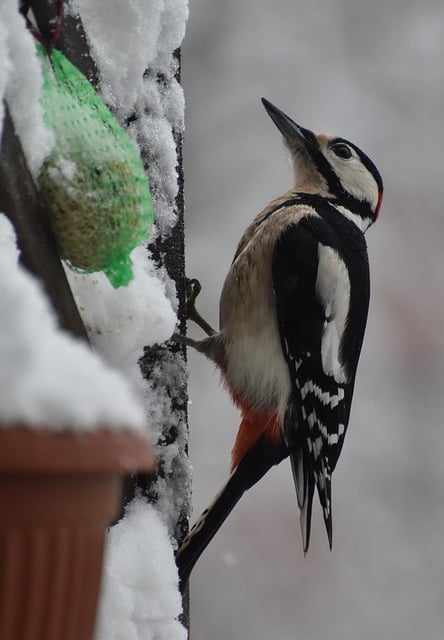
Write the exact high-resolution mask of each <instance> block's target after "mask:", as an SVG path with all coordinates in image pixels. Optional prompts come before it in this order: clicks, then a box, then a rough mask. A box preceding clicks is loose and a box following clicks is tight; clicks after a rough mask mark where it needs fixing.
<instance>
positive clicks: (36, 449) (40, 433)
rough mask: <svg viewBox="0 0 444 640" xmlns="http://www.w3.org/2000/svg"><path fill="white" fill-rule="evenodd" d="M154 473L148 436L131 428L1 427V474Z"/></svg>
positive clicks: (153, 461) (151, 449)
mask: <svg viewBox="0 0 444 640" xmlns="http://www.w3.org/2000/svg"><path fill="white" fill-rule="evenodd" d="M136 471H142V472H154V471H155V459H154V454H153V448H152V446H151V443H150V441H149V439H148V437H147V436H145V435H143V434H141V433H138V432H136V431H134V430H132V429H125V428H122V429H115V428H107V427H106V426H104V427H99V428H97V429H94V430H91V431H72V430H71V431H69V430H67V429H66V430H61V429H59V430H55V429H51V428H50V427H45V426H42V427H39V428H36V427H28V426H26V425H9V426H4V427H0V473H9V472H14V473H17V472H20V473H39V472H40V473H67V474H68V473H77V472H90V473H103V472H110V473H111V472H112V473H120V474H122V475H123V474H128V473H132V472H136Z"/></svg>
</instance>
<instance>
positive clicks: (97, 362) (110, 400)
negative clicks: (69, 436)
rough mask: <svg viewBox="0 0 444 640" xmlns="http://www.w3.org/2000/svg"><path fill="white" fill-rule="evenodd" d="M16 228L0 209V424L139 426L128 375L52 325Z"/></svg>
mask: <svg viewBox="0 0 444 640" xmlns="http://www.w3.org/2000/svg"><path fill="white" fill-rule="evenodd" d="M17 260H18V250H17V246H16V241H15V233H14V229H13V227H12V225H11V223H10V222H9V220H8V218H6V216H4V215H3V214H0V308H1V313H0V424H1V426H2V427H8V426H10V425H11V424H12V425H13V424H17V423H22V424H27V425H30V426H31V425H33V426H37V427H42V426H44V427H51V428H54V429H71V430H79V431H84V430H88V429H93V428H95V427H103V426H104V425H106V426H107V427H118V428H119V427H120V428H121V427H126V428H133V429H137V430H139V431H143V430H144V429H145V428H146V419H145V412H144V408H143V406H142V403H141V402H140V401H139V400H138V398H137V397H136V395H135V393H134V391H133V389H132V388H131V387H130V384H129V383H128V381H127V380H125V379H124V378H123V376H122V375H121V374H120V373H117V372H116V371H114V370H112V369H111V368H110V367H109V366H108V365H106V364H105V363H104V362H103V360H102V359H101V358H100V357H99V356H98V355H96V354H94V353H93V352H92V351H91V349H89V348H88V347H87V346H86V345H85V344H84V343H82V342H80V341H79V340H76V339H74V338H72V337H71V336H69V335H68V334H67V333H66V332H64V331H61V330H60V329H59V328H58V327H57V323H56V319H55V317H54V315H53V312H52V310H51V309H50V307H49V304H48V302H47V300H46V296H45V295H44V292H43V290H42V287H41V286H40V284H39V283H38V282H37V280H36V279H35V278H34V277H33V276H31V275H30V274H29V273H28V272H26V271H25V270H24V269H23V268H22V267H21V266H19V265H18V263H17Z"/></svg>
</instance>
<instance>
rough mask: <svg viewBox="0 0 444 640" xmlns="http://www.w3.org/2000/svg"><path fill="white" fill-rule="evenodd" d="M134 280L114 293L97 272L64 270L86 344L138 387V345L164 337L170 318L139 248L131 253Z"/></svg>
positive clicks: (158, 285)
mask: <svg viewBox="0 0 444 640" xmlns="http://www.w3.org/2000/svg"><path fill="white" fill-rule="evenodd" d="M131 258H132V262H133V271H134V279H133V280H132V282H130V284H129V285H128V286H126V287H119V288H118V289H115V288H114V287H113V286H112V285H111V284H110V283H109V281H108V279H107V277H106V276H105V275H104V274H103V273H101V272H99V273H92V274H81V273H75V272H73V271H71V269H68V268H67V269H66V275H67V277H68V280H69V282H70V285H71V288H72V290H73V293H74V298H75V300H76V303H77V306H78V308H79V311H80V313H81V316H82V319H83V322H84V323H85V326H86V329H87V332H88V336H89V338H90V341H91V344H92V345H93V346H94V347H95V349H97V351H99V352H100V353H101V354H102V355H103V356H104V357H105V359H106V360H107V361H108V362H109V363H110V364H112V365H113V366H115V367H117V368H118V369H119V370H121V371H123V372H124V373H125V374H126V375H127V376H128V377H129V378H131V380H132V382H133V383H134V384H135V385H137V386H139V387H140V386H141V384H142V377H141V373H140V369H139V366H138V364H137V363H138V360H139V358H141V357H142V355H143V348H144V346H149V345H153V344H156V343H162V342H165V341H166V340H168V338H170V336H171V334H172V333H173V331H174V328H175V326H176V315H175V313H174V311H173V309H172V307H171V303H170V301H169V300H168V298H167V297H166V295H165V287H164V285H163V284H162V282H161V281H160V280H159V278H158V277H157V272H156V270H155V268H154V266H153V264H152V263H151V262H150V261H149V259H148V253H147V250H146V248H145V247H137V248H136V249H134V251H133V252H132V254H131Z"/></svg>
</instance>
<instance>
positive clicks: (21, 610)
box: [0, 426, 154, 640]
mask: <svg viewBox="0 0 444 640" xmlns="http://www.w3.org/2000/svg"><path fill="white" fill-rule="evenodd" d="M153 466H154V460H153V455H152V452H151V448H150V445H149V443H148V441H147V440H146V439H145V438H144V437H143V436H142V435H140V434H137V433H136V432H135V431H130V430H121V431H117V430H115V429H112V430H107V429H99V430H96V431H89V432H85V433H78V432H77V433H75V432H69V431H63V432H61V431H51V430H49V429H30V428H27V427H22V426H14V427H9V426H8V427H5V428H0V505H1V507H0V638H2V639H4V640H25V639H32V640H61V639H63V640H90V639H91V637H92V634H93V630H94V623H95V615H96V607H97V601H98V595H99V589H100V580H101V570H102V557H103V548H104V537H105V531H106V528H107V526H108V525H109V524H110V522H111V521H112V520H113V519H114V518H115V517H116V516H117V514H118V512H119V507H120V493H121V479H122V476H123V475H124V474H127V473H130V472H134V471H136V470H143V471H151V470H153Z"/></svg>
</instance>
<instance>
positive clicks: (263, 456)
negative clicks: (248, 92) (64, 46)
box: [176, 98, 383, 585]
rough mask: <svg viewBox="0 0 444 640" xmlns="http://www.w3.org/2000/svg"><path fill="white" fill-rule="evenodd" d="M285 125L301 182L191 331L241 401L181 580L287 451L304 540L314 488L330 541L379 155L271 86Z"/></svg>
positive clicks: (365, 296)
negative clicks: (298, 111)
mask: <svg viewBox="0 0 444 640" xmlns="http://www.w3.org/2000/svg"><path fill="white" fill-rule="evenodd" d="M262 103H263V105H264V107H265V110H266V111H267V113H268V115H269V116H270V117H271V119H272V121H273V122H274V124H275V125H276V127H277V128H278V130H279V131H280V133H281V134H282V136H283V139H284V143H285V145H286V147H287V148H288V151H289V154H290V158H291V161H292V164H293V169H294V179H295V181H294V187H293V188H292V189H290V190H289V191H288V192H286V193H285V194H284V195H282V196H280V197H278V198H276V199H274V200H273V201H272V202H271V203H270V204H269V205H268V206H266V207H265V209H263V211H262V212H261V213H259V214H258V215H257V216H256V217H255V218H254V220H253V221H252V222H251V224H250V225H249V226H248V227H247V229H246V230H245V232H244V234H243V236H242V237H241V239H240V242H239V244H238V246H237V249H236V252H235V255H234V259H233V262H232V264H231V266H230V268H229V271H228V274H227V276H226V278H225V282H224V285H223V288H222V293H221V296H220V306H219V325H220V328H219V330H215V329H213V328H212V327H211V326H210V325H209V324H208V323H207V322H206V321H205V320H204V319H203V318H202V317H201V316H200V314H199V313H198V311H197V309H196V306H195V300H196V297H197V295H198V294H199V292H200V284H199V282H198V281H197V280H189V281H188V298H187V300H188V303H187V304H188V316H189V319H190V320H194V321H195V322H196V323H197V324H198V325H200V327H201V328H202V329H203V330H204V331H205V333H206V334H207V335H206V337H204V338H203V339H201V340H193V339H191V338H189V337H187V336H182V342H183V343H185V344H187V345H188V346H192V347H194V348H195V349H197V350H198V351H199V352H201V353H203V354H204V355H205V356H207V357H208V358H209V359H210V360H212V361H213V362H214V363H215V364H216V366H217V368H218V369H219V370H220V373H221V376H222V381H223V385H224V386H225V388H226V389H227V390H228V392H229V394H230V395H231V398H232V400H233V402H234V404H235V405H236V406H237V407H238V408H239V409H240V412H241V422H240V426H239V430H238V432H237V436H236V439H235V443H234V447H233V450H232V460H231V475H230V476H229V479H228V481H227V483H226V484H225V486H224V487H223V488H222V490H221V491H220V493H219V494H218V495H217V496H216V498H215V500H214V501H213V503H212V504H211V505H210V506H209V507H208V508H207V509H206V510H205V511H204V512H203V513H202V515H201V516H200V517H199V518H198V520H197V521H196V523H195V525H194V527H193V528H192V529H191V530H190V532H189V533H188V535H187V536H186V537H185V539H184V541H183V542H182V544H181V546H180V547H179V549H178V551H177V553H176V564H177V567H178V572H179V577H180V581H181V583H182V584H183V585H184V584H186V582H187V580H188V578H189V575H190V573H191V571H192V569H193V567H194V565H195V563H196V562H197V560H198V559H199V557H200V555H201V554H202V552H203V551H204V549H205V548H206V547H207V545H208V544H209V542H210V541H211V539H212V538H213V536H214V535H215V534H216V532H217V531H218V529H219V528H220V526H221V525H222V523H223V522H224V521H225V519H226V518H227V517H228V515H229V513H230V512H231V510H232V509H233V508H234V506H235V505H236V503H237V502H238V501H239V499H240V498H241V497H242V495H243V494H244V492H245V491H247V490H248V489H249V488H251V487H252V486H253V485H254V484H256V482H258V481H259V480H260V479H261V478H262V477H263V476H264V475H265V474H266V473H267V471H268V470H269V469H270V468H271V467H273V466H274V465H276V464H279V463H280V462H282V461H283V460H284V459H286V458H289V459H290V463H291V468H292V473H293V479H294V483H295V488H296V497H297V503H298V507H299V512H300V526H301V534H302V546H303V551H304V553H305V554H306V553H307V551H308V548H309V543H310V530H311V515H312V504H313V498H314V494H315V489H316V490H317V494H318V496H319V501H320V505H321V508H322V514H323V519H324V522H325V527H326V531H327V536H328V543H329V547H330V549H331V547H332V498H331V480H332V473H333V471H334V469H335V467H336V463H337V461H338V458H339V455H340V453H341V449H342V446H343V443H344V437H345V434H346V431H347V427H348V423H349V417H350V409H351V403H352V396H353V389H354V384H355V377H356V370H357V366H358V360H359V357H360V352H361V347H362V343H363V339H364V332H365V328H366V323H367V316H368V308H369V296H370V275H369V260H368V252H367V244H366V239H365V236H364V234H365V232H366V231H367V229H368V228H369V227H370V226H371V225H372V224H373V223H374V222H375V221H376V220H377V218H378V215H379V212H380V208H381V202H382V196H383V182H382V178H381V175H380V173H379V171H378V169H377V168H376V166H375V164H374V163H373V161H372V160H371V159H370V158H369V157H368V156H367V155H366V154H365V153H364V152H363V151H361V149H360V148H359V147H358V146H356V145H355V144H354V143H352V142H350V141H349V140H347V139H345V138H342V137H333V136H329V135H326V134H315V133H313V132H312V131H311V130H309V129H305V128H303V127H301V126H299V125H298V124H296V122H294V121H293V120H292V119H291V118H290V117H289V116H287V115H286V114H285V113H284V112H283V111H281V110H280V109H279V108H278V107H276V106H275V105H274V104H272V103H271V102H270V101H268V100H267V99H265V98H262Z"/></svg>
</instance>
